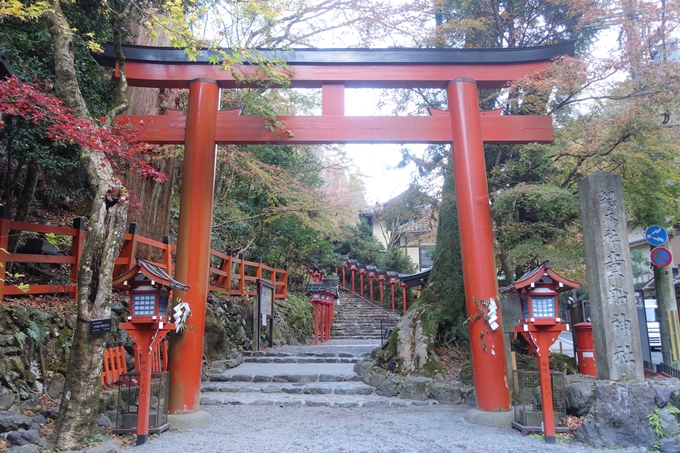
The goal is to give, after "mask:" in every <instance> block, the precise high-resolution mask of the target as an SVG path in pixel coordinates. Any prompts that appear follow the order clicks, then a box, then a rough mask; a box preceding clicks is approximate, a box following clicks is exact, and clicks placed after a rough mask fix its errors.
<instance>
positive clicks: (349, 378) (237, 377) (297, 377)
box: [209, 365, 361, 383]
mask: <svg viewBox="0 0 680 453" xmlns="http://www.w3.org/2000/svg"><path fill="white" fill-rule="evenodd" d="M320 366H323V365H320ZM209 382H278V383H281V382H293V383H305V382H361V376H359V375H358V374H356V373H347V374H339V373H332V372H324V370H323V368H319V369H318V371H314V372H310V371H301V372H299V373H289V372H285V371H282V372H279V373H276V372H275V373H266V372H264V371H263V372H262V373H239V372H238V369H236V368H235V369H233V370H229V371H228V372H225V373H218V374H213V375H211V376H210V380H209Z"/></svg>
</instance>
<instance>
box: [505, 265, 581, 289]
mask: <svg viewBox="0 0 680 453" xmlns="http://www.w3.org/2000/svg"><path fill="white" fill-rule="evenodd" d="M544 276H547V277H549V278H551V279H552V280H554V281H556V282H558V283H562V285H563V286H562V287H561V288H557V292H561V291H566V290H569V289H575V288H580V287H581V284H580V283H578V282H576V281H573V280H569V279H567V278H564V277H562V276H561V275H559V274H558V273H557V272H555V271H554V270H553V269H552V268H551V267H550V260H546V261H544V262H542V263H541V264H540V265H539V266H538V267H535V268H534V269H531V270H529V271H527V272H525V273H524V275H522V276H521V277H520V278H519V279H517V280H516V281H514V282H513V283H511V284H510V285H508V286H505V287H503V288H501V289H500V292H501V293H503V294H504V293H511V292H518V291H519V290H521V289H522V288H525V287H527V286H531V285H532V284H534V283H535V282H537V281H539V280H540V279H541V278H543V277H544Z"/></svg>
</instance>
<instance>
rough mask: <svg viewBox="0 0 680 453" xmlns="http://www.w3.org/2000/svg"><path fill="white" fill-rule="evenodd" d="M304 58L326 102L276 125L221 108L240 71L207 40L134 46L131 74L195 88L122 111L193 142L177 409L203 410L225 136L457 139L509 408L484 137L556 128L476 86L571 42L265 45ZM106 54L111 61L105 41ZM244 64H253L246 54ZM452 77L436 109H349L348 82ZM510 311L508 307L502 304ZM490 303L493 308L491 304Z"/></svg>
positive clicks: (493, 375) (502, 79)
mask: <svg viewBox="0 0 680 453" xmlns="http://www.w3.org/2000/svg"><path fill="white" fill-rule="evenodd" d="M264 53H265V56H277V57H280V58H282V59H283V60H285V61H286V63H287V64H288V65H290V67H291V68H292V69H293V70H294V74H293V75H292V76H291V87H294V88H321V90H322V114H321V116H308V117H279V118H278V120H280V121H282V122H284V123H285V128H286V131H287V132H290V134H287V133H280V134H278V135H277V134H273V133H271V132H270V131H268V130H267V129H266V128H265V124H264V120H263V119H261V118H258V117H248V116H239V114H238V112H237V111H231V112H225V111H222V112H218V111H217V110H218V105H219V88H239V87H244V86H247V85H238V83H237V82H236V81H235V80H234V78H233V77H232V75H231V73H229V72H227V71H220V70H219V69H218V68H217V67H216V66H215V65H210V64H209V63H208V59H209V56H210V55H209V52H206V54H205V55H203V56H201V57H199V58H198V61H196V62H190V61H189V60H188V58H187V57H186V55H184V53H183V52H182V51H180V50H177V49H167V48H151V47H142V46H126V47H125V48H124V54H125V55H126V58H127V60H126V70H127V71H126V74H127V81H128V83H129V84H130V85H131V86H144V87H164V88H189V109H188V112H187V114H186V116H185V115H183V114H180V113H174V114H171V115H167V116H144V117H122V118H120V119H119V121H125V122H129V123H131V124H133V125H135V126H136V127H138V129H139V131H140V135H139V138H140V139H142V140H147V141H149V142H152V143H161V144H164V143H185V156H184V163H183V175H184V178H185V179H184V180H183V187H182V198H181V206H180V208H181V209H180V221H179V237H178V253H177V261H178V264H177V268H176V274H175V279H177V280H178V281H181V282H183V283H186V284H188V285H189V286H190V287H191V288H190V289H189V290H188V291H187V292H186V294H181V297H182V298H183V299H184V300H187V301H188V302H189V304H190V305H191V308H192V312H193V315H192V317H190V318H189V320H188V323H187V328H186V329H185V330H184V333H182V334H181V335H179V336H178V337H177V338H175V339H174V340H173V342H171V361H170V372H171V376H170V379H171V392H170V412H171V413H183V412H187V413H191V412H196V411H198V408H199V397H200V384H201V357H202V345H203V329H204V325H205V321H204V319H205V300H206V297H207V293H208V274H209V266H210V263H209V260H208V258H207V256H208V255H207V252H206V251H208V252H209V248H210V229H211V223H212V217H211V215H212V196H213V185H214V177H215V175H214V161H215V143H243V144H246V143H252V144H254V143H276V144H299V143H310V144H311V143H378V142H379V143H451V145H452V151H453V167H454V176H455V184H456V198H457V200H458V210H459V218H460V219H461V222H460V237H461V251H462V258H463V274H464V280H465V298H466V307H467V312H468V313H467V314H468V316H470V319H471V322H470V323H469V332H470V343H471V349H472V367H473V373H474V382H475V390H476V397H477V407H478V408H479V409H481V410H484V411H498V410H501V411H507V410H509V408H510V396H509V389H508V382H507V366H506V354H505V349H504V346H503V343H504V341H503V334H502V329H500V331H499V330H495V329H493V328H492V327H491V326H490V324H489V323H488V322H487V320H485V316H475V314H477V313H479V312H480V310H482V311H484V310H485V309H484V308H483V306H482V304H483V303H486V302H488V301H489V300H490V299H495V300H496V303H498V287H497V280H496V265H495V257H494V246H493V234H492V225H491V215H490V209H489V194H488V189H487V183H486V171H485V165H484V148H483V145H484V143H528V142H544V143H545V142H550V141H552V140H553V129H552V121H551V119H550V118H549V117H542V116H516V117H512V116H501V115H499V114H498V112H480V111H479V100H478V95H477V90H478V88H498V87H502V86H505V85H506V84H507V83H508V82H511V81H512V80H515V79H517V78H520V77H524V76H527V75H530V74H532V73H534V72H536V71H540V70H541V69H543V68H544V67H545V65H546V64H547V62H548V61H549V60H550V59H552V58H555V57H558V56H561V55H573V53H574V46H573V43H566V44H560V45H555V46H545V47H538V48H521V49H463V50H460V49H457V50H446V49H333V50H328V49H306V50H292V51H266V52H264ZM103 58H104V59H108V60H109V61H113V52H112V50H111V48H110V47H108V48H106V53H105V54H104V56H103ZM240 69H241V70H242V71H243V72H244V73H248V72H251V71H252V68H251V67H249V66H247V65H245V66H243V67H241V68H240ZM346 87H347V88H440V89H446V92H447V97H448V103H449V111H448V112H444V111H433V112H431V116H427V117H347V116H345V115H344V113H345V112H344V89H345V88H346ZM497 313H498V317H499V319H498V320H497V323H498V324H499V325H502V323H501V320H500V309H498V310H497ZM482 314H483V315H486V313H482Z"/></svg>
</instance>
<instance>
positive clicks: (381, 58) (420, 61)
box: [97, 41, 575, 66]
mask: <svg viewBox="0 0 680 453" xmlns="http://www.w3.org/2000/svg"><path fill="white" fill-rule="evenodd" d="M103 47H104V53H103V54H99V55H97V58H98V59H99V60H100V61H101V63H102V64H106V65H107V66H113V65H114V64H115V60H116V59H115V54H114V52H113V46H112V45H111V44H104V46H103ZM258 52H259V54H260V55H262V56H263V57H266V58H274V57H278V58H281V59H283V60H284V61H285V62H286V63H287V64H289V65H324V64H329V65H345V64H346V65H364V64H365V65H369V64H370V65H380V64H386V65H390V64H402V65H403V64H414V65H425V64H435V65H436V64H449V65H450V64H500V63H528V62H538V61H548V60H551V59H552V58H555V57H558V56H561V55H571V56H573V55H574V52H575V50H574V42H573V41H569V42H564V43H561V44H554V45H549V46H540V47H516V48H504V49H413V48H387V49H292V50H269V49H262V50H258ZM123 54H124V55H125V58H126V59H127V60H129V61H143V62H147V63H182V64H184V63H186V64H192V63H193V64H206V63H209V58H210V56H218V57H219V54H217V53H215V52H212V51H207V50H206V51H204V52H203V55H199V56H198V57H196V60H195V61H191V60H190V58H189V56H188V55H187V54H186V53H185V52H184V51H183V50H182V49H175V48H170V47H151V46H134V45H126V46H123Z"/></svg>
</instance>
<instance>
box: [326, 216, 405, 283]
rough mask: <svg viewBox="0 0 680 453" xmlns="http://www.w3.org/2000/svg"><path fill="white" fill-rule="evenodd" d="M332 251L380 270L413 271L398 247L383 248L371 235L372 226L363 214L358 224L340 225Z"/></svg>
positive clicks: (402, 272) (401, 272)
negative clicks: (338, 237)
mask: <svg viewBox="0 0 680 453" xmlns="http://www.w3.org/2000/svg"><path fill="white" fill-rule="evenodd" d="M334 251H335V253H336V254H338V255H340V256H341V257H343V258H344V257H349V258H351V259H355V260H358V261H359V262H360V263H363V264H367V265H370V266H377V267H378V268H379V269H382V270H386V271H392V272H399V273H400V274H411V273H413V272H415V266H414V265H413V263H412V262H411V259H410V258H409V257H408V256H407V255H406V254H405V253H404V252H403V251H402V250H401V249H400V248H399V247H396V246H394V247H391V248H388V249H385V248H384V246H383V245H382V244H381V243H380V241H378V240H377V239H376V238H375V236H373V227H372V226H371V225H370V224H369V223H368V220H367V219H366V218H365V217H363V216H362V217H361V221H360V222H359V223H358V224H356V225H344V226H343V227H342V230H341V234H340V240H338V241H337V242H336V244H335V247H334Z"/></svg>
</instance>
